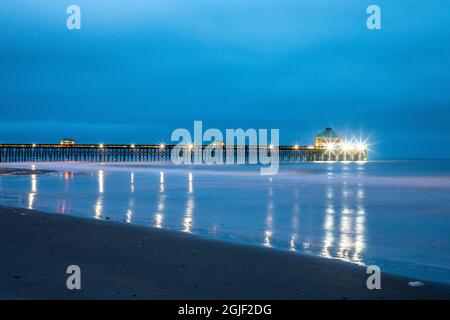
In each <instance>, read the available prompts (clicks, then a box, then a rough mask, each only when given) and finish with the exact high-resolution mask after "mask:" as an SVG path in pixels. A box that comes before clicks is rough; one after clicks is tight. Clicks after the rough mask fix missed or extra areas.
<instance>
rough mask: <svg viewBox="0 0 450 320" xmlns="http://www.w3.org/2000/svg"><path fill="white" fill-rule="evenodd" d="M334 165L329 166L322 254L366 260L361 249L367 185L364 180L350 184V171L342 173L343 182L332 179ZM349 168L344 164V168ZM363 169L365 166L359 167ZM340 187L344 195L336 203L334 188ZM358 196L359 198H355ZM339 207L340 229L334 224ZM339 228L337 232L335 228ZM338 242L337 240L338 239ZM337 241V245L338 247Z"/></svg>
mask: <svg viewBox="0 0 450 320" xmlns="http://www.w3.org/2000/svg"><path fill="white" fill-rule="evenodd" d="M331 170H332V168H330V167H329V172H328V184H327V187H326V201H327V205H326V209H325V219H324V223H323V230H324V237H323V242H322V250H321V256H323V257H326V258H333V257H335V258H339V259H342V260H345V261H349V262H353V263H357V264H364V261H363V259H362V253H363V251H364V248H365V208H364V189H363V185H362V183H358V185H357V187H351V186H349V184H348V181H347V173H344V174H343V175H342V183H341V184H340V185H336V184H335V181H333V174H332V172H331ZM346 170H348V168H346V167H344V168H343V171H344V172H345V171H346ZM358 170H359V171H360V172H361V171H362V170H363V169H361V168H358ZM336 188H341V197H340V199H337V200H338V201H339V203H336V199H335V196H334V195H335V189H336ZM355 198H356V199H355ZM337 207H340V208H341V209H340V210H339V213H340V215H339V222H338V223H339V225H338V229H336V226H335V223H336V222H335V219H336V208H337ZM336 231H337V232H339V234H338V235H336V234H335V232H336ZM336 238H338V243H336V244H335V239H336ZM335 245H336V246H337V247H335Z"/></svg>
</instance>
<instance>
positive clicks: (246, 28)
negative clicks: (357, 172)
mask: <svg viewBox="0 0 450 320" xmlns="http://www.w3.org/2000/svg"><path fill="white" fill-rule="evenodd" d="M372 3H375V4H378V5H379V6H380V7H381V10H382V28H383V29H382V30H379V31H370V30H368V29H367V28H366V17H367V14H366V8H367V6H368V5H369V4H372ZM70 4H77V5H79V6H80V7H81V12H82V22H81V23H82V29H81V30H74V31H69V30H68V29H67V28H66V25H65V23H66V18H67V14H66V8H67V6H68V5H70ZM0 39H1V41H0V142H4V143H8V142H30V143H31V142H35V143H40V142H57V141H58V140H59V139H60V138H61V137H73V138H75V139H76V140H77V141H79V142H99V141H102V142H105V143H158V142H159V141H162V140H165V141H166V142H169V138H170V134H171V132H172V130H174V129H176V128H178V127H185V128H192V125H193V121H194V120H203V122H204V127H205V128H208V127H216V128H220V129H225V128H279V129H280V140H281V143H282V144H290V143H294V142H298V143H302V144H308V143H312V140H313V136H314V134H316V133H318V132H320V131H321V130H322V129H323V127H325V126H332V127H334V128H335V129H336V130H337V131H338V132H340V133H342V134H347V135H349V136H350V135H352V134H355V135H358V136H359V135H360V134H362V135H364V136H370V140H371V141H372V142H374V143H375V144H374V145H373V147H372V148H373V149H374V156H375V157H425V156H432V157H450V148H449V147H448V145H449V144H450V129H449V123H450V72H449V70H450V41H449V39H450V3H449V2H448V0H444V1H436V0H431V1H426V2H425V1H363V0H343V1H331V0H330V1H320V0H315V1H312V0H309V1H303V0H295V1H294V0H289V1H288V0H276V1H275V0H260V1H256V0H252V1H250V0H239V1H237V0H209V1H207V0H161V1H160V0H158V1H151V0H142V1H138V0H127V1H118V0H97V1H85V0H73V1H62V0H29V1H23V0H21V1H19V0H14V1H13V0H5V1H1V2H0ZM443 146H444V147H443Z"/></svg>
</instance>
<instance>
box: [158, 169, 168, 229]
mask: <svg viewBox="0 0 450 320" xmlns="http://www.w3.org/2000/svg"><path fill="white" fill-rule="evenodd" d="M165 201H166V194H165V193H164V172H160V174H159V194H158V207H157V210H156V214H155V227H156V228H162V227H163V220H164V208H165Z"/></svg>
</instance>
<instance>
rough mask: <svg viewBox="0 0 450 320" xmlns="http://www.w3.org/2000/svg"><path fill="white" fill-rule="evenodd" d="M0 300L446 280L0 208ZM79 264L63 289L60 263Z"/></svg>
mask: <svg viewBox="0 0 450 320" xmlns="http://www.w3.org/2000/svg"><path fill="white" fill-rule="evenodd" d="M0 226H1V227H0V228H1V232H0V237H1V239H0V247H1V248H0V251H1V252H2V256H3V259H2V263H1V264H0V269H1V272H0V287H1V288H2V290H0V299H247V300H248V299H449V298H450V287H449V286H448V285H444V284H434V283H430V282H425V285H424V286H423V287H411V286H409V285H408V282H409V281H412V280H414V279H408V278H403V277H399V276H394V275H390V274H387V273H382V277H381V288H382V289H381V290H368V289H367V287H366V279H367V277H368V275H367V274H366V268H365V267H363V266H358V265H355V264H351V263H345V262H342V261H338V260H334V259H324V258H319V257H314V256H307V255H303V254H298V253H295V252H289V251H283V250H277V249H272V248H262V247H255V246H247V245H241V244H235V243H228V242H223V241H217V240H210V239H204V238H202V237H199V236H195V235H192V234H188V233H182V232H176V231H169V230H163V229H157V228H152V227H142V226H131V225H126V224H122V223H118V222H113V221H104V220H95V219H86V218H79V217H71V216H65V215H62V214H48V213H44V212H39V211H36V210H28V209H22V208H9V207H4V206H1V207H0ZM69 265H78V266H79V267H80V269H81V290H68V289H67V287H66V280H67V277H68V276H69V275H68V274H66V268H67V267H68V266H69Z"/></svg>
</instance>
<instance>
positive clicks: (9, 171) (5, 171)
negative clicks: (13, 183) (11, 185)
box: [0, 168, 51, 175]
mask: <svg viewBox="0 0 450 320" xmlns="http://www.w3.org/2000/svg"><path fill="white" fill-rule="evenodd" d="M49 172H51V171H50V170H36V169H34V170H33V169H19V168H0V175H20V174H45V173H49Z"/></svg>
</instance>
